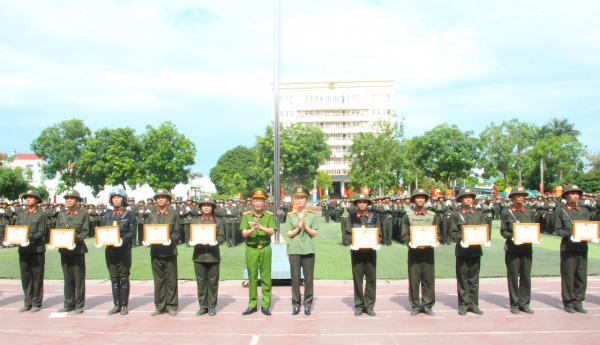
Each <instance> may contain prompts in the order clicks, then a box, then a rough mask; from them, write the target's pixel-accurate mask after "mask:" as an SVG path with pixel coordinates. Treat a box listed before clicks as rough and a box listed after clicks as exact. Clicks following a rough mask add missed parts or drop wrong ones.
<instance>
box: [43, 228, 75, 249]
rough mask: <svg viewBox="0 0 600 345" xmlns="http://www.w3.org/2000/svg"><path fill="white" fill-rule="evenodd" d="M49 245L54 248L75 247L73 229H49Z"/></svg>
mask: <svg viewBox="0 0 600 345" xmlns="http://www.w3.org/2000/svg"><path fill="white" fill-rule="evenodd" d="M49 245H51V246H52V247H54V248H69V247H75V229H51V230H50V243H49Z"/></svg>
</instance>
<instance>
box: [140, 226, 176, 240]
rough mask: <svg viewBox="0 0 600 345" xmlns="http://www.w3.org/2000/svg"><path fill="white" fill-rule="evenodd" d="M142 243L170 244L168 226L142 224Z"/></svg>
mask: <svg viewBox="0 0 600 345" xmlns="http://www.w3.org/2000/svg"><path fill="white" fill-rule="evenodd" d="M144 242H145V243H148V244H163V245H164V244H165V243H171V238H170V237H169V224H144Z"/></svg>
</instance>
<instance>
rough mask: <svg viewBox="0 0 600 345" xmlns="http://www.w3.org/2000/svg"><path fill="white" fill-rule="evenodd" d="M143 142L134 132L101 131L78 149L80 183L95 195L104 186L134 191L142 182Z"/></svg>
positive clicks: (126, 129)
mask: <svg viewBox="0 0 600 345" xmlns="http://www.w3.org/2000/svg"><path fill="white" fill-rule="evenodd" d="M142 149H143V147H142V143H141V141H140V138H139V137H137V136H136V135H135V130H133V129H131V128H129V127H126V128H116V129H109V128H102V129H99V130H97V131H96V132H95V133H94V135H93V136H91V137H90V138H88V140H87V143H86V145H85V146H84V147H83V148H82V150H81V157H80V161H79V172H80V174H81V182H82V183H83V184H85V185H86V186H89V187H91V188H92V190H93V192H94V194H95V195H98V193H100V192H101V191H102V190H103V189H104V187H105V186H106V185H111V186H116V185H121V186H123V189H125V188H126V187H125V183H127V184H128V185H129V186H130V187H132V188H133V189H135V188H136V187H137V185H138V184H139V183H140V182H141V181H142V180H143V172H144V162H143V161H142Z"/></svg>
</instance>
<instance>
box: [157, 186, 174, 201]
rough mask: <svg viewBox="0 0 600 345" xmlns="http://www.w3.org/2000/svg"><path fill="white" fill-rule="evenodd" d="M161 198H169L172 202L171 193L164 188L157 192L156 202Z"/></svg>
mask: <svg viewBox="0 0 600 345" xmlns="http://www.w3.org/2000/svg"><path fill="white" fill-rule="evenodd" d="M159 196H168V197H169V200H171V193H170V192H169V191H168V190H166V189H164V188H159V189H157V190H156V192H155V193H154V200H156V198H157V197H159Z"/></svg>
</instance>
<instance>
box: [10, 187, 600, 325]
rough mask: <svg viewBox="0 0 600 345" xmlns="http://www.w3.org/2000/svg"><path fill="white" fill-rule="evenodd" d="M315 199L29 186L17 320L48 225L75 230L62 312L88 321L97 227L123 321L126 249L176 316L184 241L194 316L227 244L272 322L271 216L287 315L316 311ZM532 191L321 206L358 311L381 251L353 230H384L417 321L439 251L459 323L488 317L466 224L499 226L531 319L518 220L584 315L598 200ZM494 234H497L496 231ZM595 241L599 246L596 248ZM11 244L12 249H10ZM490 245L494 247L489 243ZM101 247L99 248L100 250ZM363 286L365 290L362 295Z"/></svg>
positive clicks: (20, 214) (515, 287)
mask: <svg viewBox="0 0 600 345" xmlns="http://www.w3.org/2000/svg"><path fill="white" fill-rule="evenodd" d="M309 195H310V194H309V192H308V190H307V189H306V188H304V187H302V186H299V187H295V188H294V192H293V197H294V199H295V206H296V208H295V209H294V210H292V211H291V212H287V211H289V210H287V209H286V208H287V205H285V204H281V205H280V206H279V207H278V209H277V210H275V205H273V203H272V202H269V200H268V199H267V192H266V191H265V190H264V189H261V188H256V189H254V190H253V191H252V193H251V198H249V199H247V200H245V204H242V202H241V201H237V202H235V203H234V200H233V199H229V200H227V201H226V202H221V201H219V200H217V201H215V200H214V199H213V198H212V197H210V196H206V197H202V198H200V199H197V200H196V199H194V200H188V201H186V202H180V203H176V202H175V201H174V200H172V195H171V194H170V192H169V191H168V190H165V189H158V190H156V191H155V193H154V197H153V198H149V199H148V200H146V201H139V202H138V203H137V204H136V202H135V200H133V199H131V198H127V194H126V192H125V191H124V190H123V189H121V188H114V189H112V190H111V192H110V194H109V202H108V204H107V205H106V206H104V205H98V206H93V205H83V204H81V200H82V199H81V196H80V194H79V192H77V191H76V190H69V191H68V192H67V193H66V195H65V196H64V199H65V203H64V204H58V205H56V204H52V205H51V204H43V203H42V198H41V197H40V194H39V193H38V192H37V191H35V190H30V191H28V192H27V193H25V194H24V196H23V197H24V199H25V205H20V204H19V203H12V204H11V203H9V202H7V201H6V200H4V199H2V200H0V231H2V235H3V232H4V227H5V225H19V226H27V227H29V238H28V241H27V242H23V243H21V244H20V245H19V246H18V247H19V248H18V254H19V265H20V271H21V281H22V286H23V292H24V306H23V308H21V309H20V310H19V311H20V312H27V311H29V312H32V313H34V312H38V311H39V310H40V308H41V307H42V300H43V279H44V270H45V252H46V249H47V248H48V249H54V248H52V247H51V246H49V245H48V246H47V244H48V240H49V238H48V237H49V232H50V229H74V230H75V245H74V246H73V247H69V248H60V249H59V253H60V255H61V266H62V269H63V275H64V307H63V308H62V309H60V310H59V311H60V312H70V311H74V312H75V313H78V314H80V313H83V311H84V306H85V254H86V253H87V252H88V248H87V246H86V243H85V239H86V238H87V237H89V236H93V234H94V228H95V227H99V226H119V229H120V236H121V241H120V243H117V244H115V245H112V246H106V250H105V258H106V266H107V269H108V272H109V275H110V278H111V289H112V295H113V302H114V307H113V309H111V310H110V311H109V312H108V313H109V314H110V315H112V314H117V313H118V314H121V315H126V314H128V302H129V294H130V282H129V276H130V269H131V264H132V257H131V249H132V247H133V246H136V245H143V246H146V247H150V257H151V266H152V273H153V276H154V302H155V311H154V312H153V313H152V315H153V316H155V315H160V314H164V313H168V314H169V315H172V316H174V315H177V310H178V308H179V303H178V288H177V267H178V261H177V257H178V251H177V246H178V244H185V245H186V246H190V247H194V251H193V255H192V262H193V265H194V271H195V275H196V281H197V288H198V291H197V292H198V303H199V307H200V309H199V311H198V312H197V313H196V315H198V316H201V315H204V314H209V315H211V316H214V315H216V309H215V308H216V305H217V300H218V285H219V284H218V282H219V271H220V261H221V256H220V248H219V247H220V246H219V244H226V245H227V247H232V246H236V245H238V244H241V243H243V244H244V245H245V250H246V254H245V260H246V266H247V269H248V277H249V303H248V308H247V309H246V310H244V311H243V313H242V314H243V315H248V314H252V313H254V312H257V311H258V308H259V305H258V291H257V286H258V277H259V275H258V274H259V272H260V280H261V288H262V299H261V303H260V310H261V312H262V313H263V314H265V315H271V311H270V306H271V286H272V284H271V256H272V250H271V243H272V235H273V234H274V232H275V231H277V229H276V225H275V216H274V213H275V212H276V211H277V212H279V210H281V211H284V210H285V212H283V213H282V216H283V217H282V220H283V222H282V226H281V229H280V231H281V233H282V234H285V235H286V237H287V238H288V241H287V243H288V254H289V262H290V272H291V277H292V314H293V315H297V314H299V312H300V308H301V307H302V306H304V313H305V314H306V315H310V314H311V312H312V302H313V280H314V265H315V255H316V253H315V246H314V244H313V238H314V237H316V236H317V234H318V232H319V219H320V218H319V217H318V216H317V215H316V213H315V212H314V211H311V210H309V209H308V208H307V202H308V196H309ZM527 195H528V192H527V191H526V190H525V188H523V187H521V186H518V187H515V188H513V189H512V191H511V192H510V194H509V195H508V197H507V198H504V199H496V200H491V199H490V198H486V199H484V200H483V201H480V199H478V198H477V195H476V193H475V192H474V191H472V190H471V189H469V188H463V189H462V190H460V192H459V193H458V195H457V196H456V198H449V200H446V199H445V198H443V197H438V198H432V197H431V196H430V195H429V194H428V193H427V192H426V191H425V190H423V189H415V190H414V191H413V192H412V194H411V195H410V197H407V198H403V199H393V198H390V197H376V198H371V197H370V196H369V195H368V194H364V193H354V194H353V195H352V198H348V196H346V195H344V196H343V198H342V201H341V202H338V203H333V202H329V201H326V202H324V203H323V204H322V205H321V207H322V215H323V216H324V219H325V222H329V221H330V220H332V221H334V222H340V228H341V235H342V236H341V238H342V245H344V246H351V247H350V259H351V260H350V261H351V266H352V275H353V281H354V304H355V315H357V316H360V315H361V314H363V313H366V314H367V315H370V316H374V315H376V314H375V311H374V308H375V302H376V296H377V293H376V287H377V286H376V279H377V277H376V272H377V271H376V267H377V251H376V250H375V249H365V248H355V247H354V246H352V229H354V228H378V229H380V231H379V236H380V239H379V240H380V241H379V242H380V244H381V245H384V246H391V245H392V243H393V242H394V241H395V242H397V243H402V244H405V245H407V246H408V260H407V262H408V267H407V268H408V276H409V300H410V303H411V305H412V312H411V315H418V314H419V313H424V314H426V315H433V314H434V312H433V307H434V305H435V248H437V247H438V246H439V245H450V244H451V243H453V242H454V243H455V256H456V277H457V291H458V305H459V311H458V313H459V315H466V314H467V312H471V313H474V314H477V315H482V314H483V312H482V311H481V310H480V309H479V271H480V267H481V256H482V255H483V250H482V248H481V247H482V246H481V245H468V244H465V243H463V242H462V230H461V228H462V226H463V225H482V224H488V225H491V222H492V220H493V219H497V220H499V221H500V234H501V236H502V237H503V238H504V239H505V245H504V250H505V264H506V269H507V281H508V290H509V300H510V307H511V309H510V311H511V312H512V313H514V314H518V313H519V312H525V313H530V314H533V313H534V311H533V310H532V309H531V308H530V300H531V266H532V260H533V245H536V244H539V243H533V244H532V243H519V242H515V241H514V234H513V224H515V223H539V224H540V225H541V229H543V231H544V232H546V233H553V234H555V235H557V236H560V237H561V244H560V272H561V293H562V301H563V305H564V310H565V311H566V312H568V313H576V312H579V313H587V311H586V309H584V308H583V304H582V303H583V301H584V299H585V293H586V288H587V251H588V243H587V242H585V241H581V239H579V238H577V237H573V223H574V221H578V220H583V221H590V220H596V219H597V218H598V211H600V202H599V200H598V199H597V196H596V195H588V194H585V193H583V191H582V190H581V189H580V188H579V187H578V186H576V185H569V186H567V187H566V188H565V190H564V192H563V193H562V195H560V197H557V198H554V197H539V198H537V199H527ZM144 224H168V225H169V228H170V229H173V230H174V231H170V233H169V240H168V241H165V242H164V243H162V244H150V243H146V242H144V239H143V225H144ZM191 224H214V225H216V227H217V229H218V231H217V243H213V244H209V245H197V244H195V243H193V242H191V241H190V236H189V232H190V225H191ZM429 225H436V226H437V227H438V231H439V234H438V239H439V241H438V243H436V244H435V245H432V246H418V245H415V244H413V243H411V240H410V228H411V227H413V226H429ZM490 229H491V226H490ZM594 242H596V243H597V242H598V240H594ZM3 245H4V246H9V244H8V243H6V242H4V243H3ZM483 246H484V247H487V246H491V242H487V243H485V244H483ZM100 247H101V246H98V248H100ZM302 274H303V275H304V286H305V288H304V299H302V296H301V293H300V284H301V275H302ZM363 281H366V284H365V285H364V288H363Z"/></svg>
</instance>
